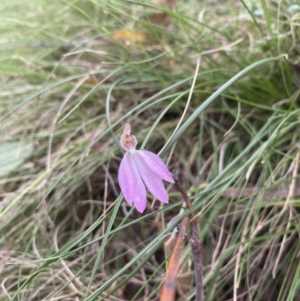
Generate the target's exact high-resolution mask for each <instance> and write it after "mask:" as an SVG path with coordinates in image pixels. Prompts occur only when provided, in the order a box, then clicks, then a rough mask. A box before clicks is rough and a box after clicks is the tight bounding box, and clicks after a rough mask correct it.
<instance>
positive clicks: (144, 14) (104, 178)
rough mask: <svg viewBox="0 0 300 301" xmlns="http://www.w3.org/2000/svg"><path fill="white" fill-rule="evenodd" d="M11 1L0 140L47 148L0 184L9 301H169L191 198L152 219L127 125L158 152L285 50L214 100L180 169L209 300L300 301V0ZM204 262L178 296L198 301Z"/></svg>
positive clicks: (189, 133) (172, 160) (188, 136)
mask: <svg viewBox="0 0 300 301" xmlns="http://www.w3.org/2000/svg"><path fill="white" fill-rule="evenodd" d="M171 4H172V3H171ZM0 5H1V10H2V12H3V13H2V15H3V18H2V19H1V21H0V22H1V23H0V30H1V33H2V35H1V40H2V43H1V54H0V58H1V65H2V68H1V69H2V70H1V84H2V87H3V89H1V92H0V97H1V106H0V112H1V132H2V135H1V137H0V139H1V143H2V144H4V143H8V142H13V141H24V142H25V143H28V144H31V145H33V151H32V153H31V155H30V157H28V158H27V159H26V161H25V162H24V164H22V165H21V166H19V167H18V169H16V170H13V171H11V172H10V173H9V174H7V175H5V177H2V178H1V180H0V185H1V190H0V192H1V195H0V197H1V201H0V209H1V213H0V218H1V238H0V245H1V248H0V249H1V251H0V271H1V286H0V287H1V289H0V299H1V300H89V301H91V300H157V298H158V296H159V293H160V287H161V283H162V281H163V279H164V275H165V274H164V273H165V263H166V260H167V258H166V256H165V251H166V250H165V248H164V247H165V244H164V242H166V241H167V240H168V239H169V236H170V233H171V232H172V231H173V229H174V228H175V227H176V224H177V223H178V221H179V219H180V218H182V216H180V217H178V212H179V211H180V208H181V203H182V200H181V197H180V196H179V195H178V194H177V193H176V192H175V191H174V190H173V189H172V187H168V189H169V191H170V198H171V205H169V206H165V207H162V206H161V205H160V204H158V203H157V202H155V204H154V206H153V207H151V205H150V202H149V206H148V209H147V213H146V214H144V215H142V216H141V215H139V214H138V213H137V212H135V211H134V210H130V208H128V207H127V206H126V203H124V202H123V201H122V200H121V198H120V197H119V187H118V184H117V181H116V178H117V177H116V175H117V169H118V165H119V162H120V159H121V157H122V153H121V151H120V149H119V147H118V144H117V143H116V141H115V139H116V138H118V136H119V134H120V130H121V128H122V125H123V124H124V122H125V121H130V122H131V124H132V128H133V129H134V134H135V135H136V136H137V138H138V140H139V141H140V145H141V144H142V141H143V140H144V139H145V137H146V140H144V142H145V143H146V146H145V145H143V146H145V147H146V148H147V149H150V150H152V151H154V152H158V151H159V150H160V149H161V148H162V147H163V146H164V144H165V143H166V142H167V141H168V138H169V137H170V136H171V134H172V132H173V130H174V128H175V127H176V125H177V124H178V122H179V120H180V118H181V117H184V120H188V119H189V118H190V116H191V114H192V113H193V112H194V111H195V110H196V109H197V108H199V106H200V105H201V104H203V103H205V102H206V100H207V98H208V96H210V95H211V94H212V93H213V92H214V91H216V90H217V89H218V88H219V87H220V86H221V85H222V84H224V83H225V82H226V81H228V80H229V79H230V78H232V77H233V76H234V75H235V74H236V73H237V72H239V71H240V70H242V69H244V68H246V67H247V66H249V65H251V64H252V63H254V62H256V61H258V60H260V59H263V58H266V57H271V56H274V57H276V56H280V55H283V54H288V56H289V59H288V60H287V59H281V60H275V61H274V62H271V63H268V64H265V65H261V66H260V67H259V68H257V69H255V71H252V72H250V73H249V74H247V75H246V76H245V77H243V78H242V79H241V80H239V81H238V82H237V83H235V84H233V85H230V86H229V89H227V90H226V91H225V92H224V93H222V94H221V96H219V97H217V98H216V99H214V101H213V103H212V105H210V106H209V107H207V108H206V109H205V110H203V111H202V112H201V114H200V115H199V117H198V118H197V119H196V120H195V121H194V122H193V123H192V125H191V126H190V127H188V128H187V129H186V130H185V132H184V135H183V136H181V137H180V139H179V140H178V142H177V143H176V144H175V145H174V146H173V148H172V149H171V148H169V150H170V151H168V155H169V156H165V159H166V160H168V162H169V167H170V169H171V168H176V169H177V170H178V171H179V172H180V176H181V178H182V182H183V183H184V185H185V187H187V188H188V190H189V193H190V196H191V197H192V200H194V206H195V210H196V213H198V217H199V219H198V220H199V224H200V225H201V237H202V239H203V246H204V255H203V256H204V261H205V262H204V264H205V265H204V269H205V275H204V276H205V289H206V294H205V300H232V299H233V300H272V301H273V300H299V297H298V296H299V295H300V294H299V280H298V279H299V263H298V257H299V248H300V246H299V224H300V223H299V195H300V192H299V187H300V184H299V177H298V170H299V133H300V131H299V117H298V116H299V86H298V85H299V82H298V77H297V70H298V67H297V66H298V65H299V60H298V55H299V50H298V49H299V47H298V45H299V40H298V39H299V38H298V37H299V13H298V12H297V10H296V8H295V7H294V8H293V7H292V5H293V3H292V1H290V2H288V1H287V2H280V4H278V3H277V2H272V1H267V2H265V1H252V2H249V3H246V2H243V1H240V2H239V1H225V2H224V3H222V4H216V3H215V2H213V1H206V2H205V4H201V5H200V4H199V3H197V2H196V1H187V2H184V3H178V4H177V9H176V10H172V9H171V8H169V7H168V6H162V7H159V6H157V5H156V4H151V3H150V2H141V3H140V4H139V5H137V4H134V3H131V2H126V1H113V2H108V1H72V2H69V1H54V2H52V3H49V2H46V1H34V0H31V1H25V2H22V3H20V2H18V1H12V2H9V3H8V2H3V3H1V4H0ZM245 5H247V6H246V7H245ZM291 7H292V8H293V9H294V11H293V10H292V11H291ZM247 10H248V11H247ZM163 12H164V13H163ZM261 12H264V15H265V17H263V16H262V15H261ZM199 54H201V64H200V71H199V75H198V78H197V81H196V85H195V88H194V90H193V96H192V99H191V102H190V103H188V104H187V102H186V100H187V98H188V93H189V92H190V87H191V81H192V76H193V74H194V70H195V66H196V62H197V58H198V57H199ZM168 105H170V107H169V108H168V110H165V109H166V107H167V106H168ZM186 106H187V113H186V115H185V116H182V114H183V112H184V109H185V107H186ZM155 122H157V123H155ZM153 124H154V127H152V126H153ZM147 134H151V136H147ZM149 197H150V196H149ZM150 199H151V198H150ZM190 256H191V254H190V251H189V249H188V248H186V250H185V256H184V257H183V263H182V266H183V268H182V274H181V276H180V279H181V280H179V283H180V284H183V283H184V282H187V284H186V286H185V287H183V286H182V285H181V286H180V290H179V292H178V300H187V299H188V298H190V299H189V300H192V296H193V287H194V284H193V277H192V275H193V274H192V266H191V264H190ZM297 298H298V299H297Z"/></svg>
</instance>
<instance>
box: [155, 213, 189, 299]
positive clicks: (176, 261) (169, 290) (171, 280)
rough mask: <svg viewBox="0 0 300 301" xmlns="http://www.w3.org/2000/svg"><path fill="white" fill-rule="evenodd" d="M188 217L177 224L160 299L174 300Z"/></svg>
mask: <svg viewBox="0 0 300 301" xmlns="http://www.w3.org/2000/svg"><path fill="white" fill-rule="evenodd" d="M189 220H190V218H189V217H186V218H184V219H183V220H182V222H181V223H180V225H179V230H178V231H179V232H178V236H177V240H176V244H175V248H174V252H173V254H172V256H171V258H170V261H169V265H168V269H167V275H166V280H165V282H164V284H163V287H162V291H161V295H160V301H174V300H175V294H176V278H177V275H178V272H179V266H180V258H181V254H182V251H183V249H184V244H185V240H186V236H187V234H186V228H187V225H188V223H189Z"/></svg>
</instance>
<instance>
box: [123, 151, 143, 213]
mask: <svg viewBox="0 0 300 301" xmlns="http://www.w3.org/2000/svg"><path fill="white" fill-rule="evenodd" d="M132 156H133V155H132V154H130V153H125V155H124V157H123V159H122V161H121V164H120V167H119V172H118V181H119V185H120V188H121V191H122V193H123V195H124V198H125V200H126V201H127V203H128V204H129V205H130V206H132V204H134V206H135V207H136V209H137V210H138V211H139V212H140V213H143V212H144V211H145V208H146V204H147V198H146V188H145V185H144V183H143V181H142V179H141V176H140V174H139V171H138V169H137V166H136V163H135V161H134V160H133V158H132Z"/></svg>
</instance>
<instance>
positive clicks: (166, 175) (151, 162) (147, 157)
mask: <svg viewBox="0 0 300 301" xmlns="http://www.w3.org/2000/svg"><path fill="white" fill-rule="evenodd" d="M137 153H138V155H139V156H140V157H141V158H142V160H143V161H144V162H145V164H146V165H147V167H148V168H149V169H151V170H152V171H153V172H154V173H155V174H156V175H157V176H159V177H160V178H162V179H163V180H165V181H167V182H170V183H174V180H173V177H172V174H171V173H170V171H169V170H168V168H167V166H166V164H165V163H164V162H163V160H162V159H161V158H160V157H159V156H157V155H156V154H154V153H152V152H149V151H146V150H139V151H137Z"/></svg>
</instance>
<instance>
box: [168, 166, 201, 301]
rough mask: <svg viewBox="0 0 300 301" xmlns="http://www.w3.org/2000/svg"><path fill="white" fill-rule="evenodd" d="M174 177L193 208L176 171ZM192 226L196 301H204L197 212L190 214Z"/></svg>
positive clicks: (188, 204)
mask: <svg viewBox="0 0 300 301" xmlns="http://www.w3.org/2000/svg"><path fill="white" fill-rule="evenodd" d="M172 176H173V179H174V181H175V186H176V187H177V189H178V191H179V192H180V193H181V194H182V196H183V198H184V200H185V202H186V205H187V208H188V209H191V208H192V202H191V200H190V198H189V197H188V195H187V193H186V191H185V189H184V188H183V187H182V185H181V183H180V182H179V179H178V176H177V174H176V172H175V170H173V171H172ZM189 216H190V219H191V220H190V224H191V226H192V236H191V240H190V245H191V249H192V253H193V259H194V266H195V282H196V301H203V298H204V288H203V265H202V252H201V240H200V238H199V234H198V233H199V230H198V224H197V222H196V219H195V212H193V211H192V212H191V213H190V215H189Z"/></svg>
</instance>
